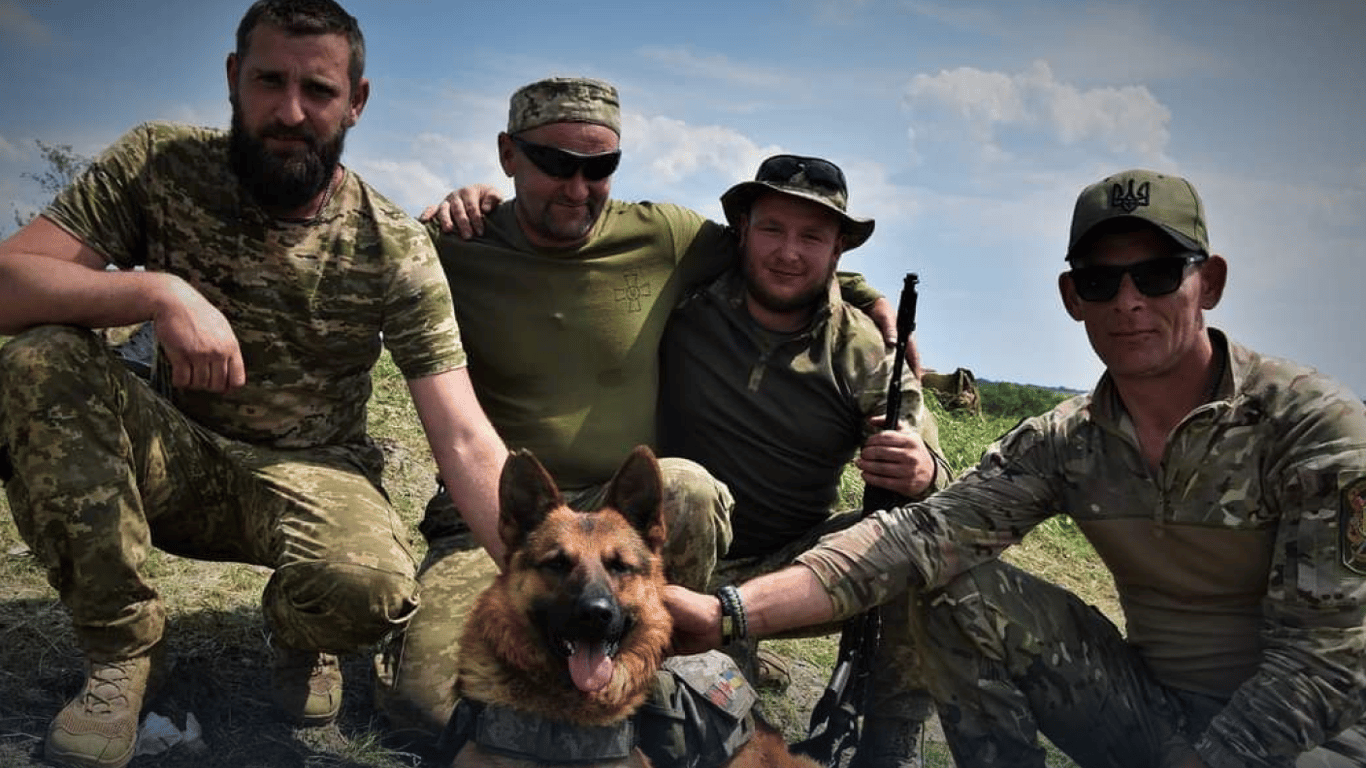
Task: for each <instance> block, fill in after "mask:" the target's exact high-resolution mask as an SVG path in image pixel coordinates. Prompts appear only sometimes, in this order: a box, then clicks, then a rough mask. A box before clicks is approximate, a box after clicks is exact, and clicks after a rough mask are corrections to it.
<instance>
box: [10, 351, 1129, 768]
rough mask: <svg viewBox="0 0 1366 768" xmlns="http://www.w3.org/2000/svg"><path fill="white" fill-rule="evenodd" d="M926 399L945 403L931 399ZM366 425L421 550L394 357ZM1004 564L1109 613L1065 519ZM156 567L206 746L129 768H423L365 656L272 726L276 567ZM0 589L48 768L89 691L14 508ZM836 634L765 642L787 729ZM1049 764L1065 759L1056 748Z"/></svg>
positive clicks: (35, 752) (951, 434)
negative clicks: (307, 721) (308, 724)
mask: <svg viewBox="0 0 1366 768" xmlns="http://www.w3.org/2000/svg"><path fill="white" fill-rule="evenodd" d="M993 386H995V385H993V384H984V385H982V393H983V402H984V406H985V407H984V409H983V411H984V415H982V416H976V415H969V416H957V415H950V414H946V413H943V411H942V409H937V410H938V416H939V419H940V435H941V441H942V443H943V446H944V449H945V451H946V453H947V454H948V457H949V460H950V462H951V463H952V464H953V466H954V467H955V469H957V470H961V469H962V468H964V467H966V466H969V465H971V464H973V463H975V462H976V460H977V458H978V457H979V456H980V454H981V452H982V449H983V448H985V446H986V445H987V444H988V443H990V442H991V441H992V440H994V439H996V438H997V437H999V436H1000V435H1001V434H1002V433H1004V432H1005V431H1006V430H1007V429H1009V428H1010V427H1012V426H1014V424H1015V423H1016V421H1018V419H1019V418H1020V416H1021V415H1023V414H1021V413H1011V414H1006V415H1001V414H993V413H992V410H991V406H990V404H991V402H992V395H991V393H992V391H993V389H992V388H993ZM1034 405H1038V403H1034ZM931 407H932V408H937V404H935V403H933V402H932V404H931ZM1043 407H1047V406H1046V405H1045V406H1043ZM370 427H371V431H372V432H373V433H374V435H375V436H376V439H377V440H378V442H379V443H380V445H381V446H382V447H383V448H384V450H385V454H386V457H387V459H388V461H387V467H386V471H385V484H386V488H387V490H388V491H389V493H390V495H391V497H392V498H393V500H394V504H395V506H396V507H397V509H398V511H399V513H400V514H401V515H402V516H403V518H404V520H406V521H407V522H408V523H409V525H410V526H411V528H412V531H413V534H412V535H413V539H414V541H415V542H417V548H418V552H419V554H420V553H421V547H422V545H421V538H420V537H419V536H418V535H417V533H416V524H417V522H418V520H419V518H420V516H421V514H422V509H423V506H424V505H425V503H426V501H427V498H428V497H429V496H430V494H431V492H432V490H433V487H434V481H433V477H434V472H435V470H434V466H433V464H432V461H431V458H430V454H429V451H428V448H427V445H426V442H425V438H424V437H423V435H422V430H421V428H420V426H419V424H418V421H417V417H416V415H415V414H414V413H413V410H412V406H411V404H410V403H409V400H408V392H407V386H406V384H405V383H404V382H403V381H402V378H401V377H400V376H399V374H398V372H397V370H396V369H395V368H394V366H393V365H392V363H391V362H390V361H389V359H388V357H387V356H385V357H383V358H382V359H381V363H380V366H379V368H378V369H377V371H376V376H375V391H374V395H373V397H372V399H371V404H370ZM843 494H844V498H845V499H847V500H849V501H850V505H851V506H855V505H856V504H857V502H856V500H857V498H858V497H859V495H860V494H861V488H860V487H859V484H858V478H857V475H856V474H853V473H847V474H846V482H845V487H844V488H843ZM3 506H5V505H4V502H3V500H0V507H3ZM1008 559H1011V560H1012V561H1014V562H1016V563H1018V564H1020V565H1022V566H1023V567H1026V568H1028V569H1030V570H1032V571H1035V572H1038V573H1040V574H1042V575H1043V576H1044V577H1045V578H1051V579H1053V580H1055V581H1058V582H1060V583H1063V584H1064V585H1065V586H1068V587H1069V588H1071V589H1073V590H1074V591H1077V592H1078V593H1079V594H1081V595H1082V596H1083V597H1084V598H1086V599H1087V600H1088V601H1090V602H1094V603H1097V604H1098V605H1101V607H1102V608H1103V609H1106V610H1107V611H1112V612H1113V610H1114V608H1113V588H1112V585H1110V583H1109V581H1108V578H1107V577H1106V576H1105V570H1104V568H1102V567H1101V566H1100V565H1099V564H1098V563H1097V562H1096V560H1095V557H1094V554H1093V553H1091V552H1090V548H1089V546H1088V545H1086V542H1085V539H1083V538H1082V537H1081V536H1080V534H1079V533H1078V532H1077V531H1076V528H1075V526H1072V525H1070V524H1069V523H1068V522H1067V521H1066V520H1058V521H1054V522H1051V523H1049V524H1048V525H1046V526H1043V527H1041V529H1040V530H1038V531H1036V532H1035V533H1033V534H1031V535H1030V536H1029V537H1028V538H1027V539H1026V541H1025V542H1024V544H1022V545H1021V546H1019V547H1016V548H1014V549H1013V550H1012V551H1011V552H1010V554H1009V558H1008ZM148 572H149V573H150V574H152V575H153V576H154V580H155V585H156V586H157V588H158V589H159V590H160V591H161V593H162V595H163V597H164V598H165V602H166V604H167V608H168V612H169V625H168V627H169V628H168V634H167V642H168V644H169V646H170V651H171V653H172V655H173V656H174V658H175V659H176V666H175V670H174V672H173V674H172V676H171V680H170V681H169V683H168V685H167V687H166V688H165V689H164V691H163V693H162V694H161V695H159V696H158V697H157V699H156V700H155V701H154V702H153V706H152V709H154V710H155V711H157V712H160V713H162V714H163V715H166V716H169V717H170V718H171V719H172V720H173V721H175V722H177V723H183V722H184V718H185V716H186V714H187V713H190V712H193V713H194V714H195V716H196V718H197V719H198V720H199V722H200V723H201V724H202V726H203V729H204V741H205V743H206V744H207V745H208V747H209V748H208V750H207V751H204V752H187V751H184V750H173V751H171V752H168V753H165V754H164V755H160V756H156V757H144V758H138V759H135V760H134V761H133V763H132V765H133V766H134V768H144V767H145V766H159V767H160V768H255V767H259V768H274V767H275V766H291V767H293V766H309V767H313V766H317V767H323V766H329V767H330V766H338V767H342V766H345V767H346V768H397V767H399V766H410V767H412V766H416V765H418V759H417V757H416V756H414V755H411V754H408V753H406V752H403V751H398V750H394V749H391V748H389V747H387V746H385V744H384V743H382V741H381V736H382V733H381V731H380V730H379V725H378V723H377V721H376V715H375V711H374V708H373V706H372V703H371V702H372V699H371V697H372V693H373V691H372V688H371V682H370V677H369V665H368V662H369V660H368V657H367V655H366V654H356V655H353V656H351V657H348V658H346V659H344V673H345V675H346V686H347V687H346V696H345V700H344V702H343V708H342V715H341V717H340V719H339V720H338V722H337V723H336V724H335V725H333V726H330V727H328V728H321V729H311V730H299V729H293V728H289V727H287V726H285V725H283V724H281V723H279V722H278V721H277V720H276V718H275V716H274V715H273V713H272V711H271V708H270V704H269V701H268V696H267V695H266V691H268V690H269V686H268V673H267V665H266V659H267V655H266V648H265V638H264V636H263V634H262V630H261V627H262V623H261V617H260V607H259V604H260V594H261V589H262V588H263V587H264V585H265V581H266V579H267V578H268V576H269V571H268V570H267V569H265V568H259V567H254V566H248V565H240V564H233V563H207V562H199V561H194V560H187V559H184V558H178V557H174V556H171V555H167V554H164V553H157V554H155V555H154V556H153V558H152V560H151V562H150V563H149V569H148ZM0 583H3V584H4V585H5V587H4V591H3V593H2V594H0V765H3V766H14V767H15V768H36V767H37V766H40V765H44V764H43V763H42V762H41V760H40V757H41V746H42V741H43V737H44V734H45V732H46V729H47V725H48V721H49V720H50V719H51V718H52V716H53V715H54V714H56V712H57V710H58V709H60V708H61V706H62V705H63V703H64V702H65V701H66V700H67V699H68V698H69V697H70V696H71V695H72V694H74V693H75V691H76V689H77V688H78V687H79V686H80V683H81V680H82V674H83V673H82V659H81V656H80V654H79V652H78V651H77V649H76V647H75V644H74V639H73V636H72V633H71V629H70V624H69V621H68V618H67V614H66V611H65V609H64V608H63V607H62V606H61V604H60V603H59V602H58V601H57V598H56V595H55V593H54V592H53V590H52V589H51V588H50V587H49V586H48V585H47V583H46V579H45V575H44V573H43V570H42V569H41V568H40V567H39V566H38V565H37V563H36V561H35V559H34V558H33V556H32V555H31V554H30V553H29V552H28V550H27V547H26V546H25V545H24V543H23V542H22V540H21V539H20V537H19V535H18V531H17V529H16V528H15V526H14V523H13V521H12V519H11V518H10V515H9V513H8V509H7V508H5V509H4V510H3V511H0ZM836 639H837V638H836V637H835V636H833V635H831V636H825V637H817V638H807V639H802V640H779V641H770V642H772V643H773V646H774V647H775V648H777V649H778V650H779V652H780V653H783V654H785V655H787V656H789V657H790V658H792V659H793V660H794V663H795V666H796V673H795V674H794V683H793V685H792V687H791V688H790V689H789V691H788V692H787V694H785V695H782V696H774V695H772V694H767V693H766V694H765V698H764V703H763V707H764V711H765V714H766V716H768V717H769V718H770V719H772V720H773V721H774V722H775V723H776V724H778V725H779V726H780V727H782V728H783V729H784V731H785V732H786V733H787V734H788V735H789V737H792V738H796V737H799V736H801V735H803V731H804V729H805V726H806V720H807V717H808V716H809V713H810V707H811V705H812V703H814V701H815V699H816V698H817V696H818V695H819V693H820V691H821V689H822V688H823V686H824V684H825V675H826V674H827V672H828V670H829V668H830V667H831V665H832V664H833V662H834V658H835V654H836ZM925 752H926V765H927V766H931V768H937V767H940V766H951V765H952V762H951V760H949V758H948V757H947V753H946V751H945V750H944V749H943V745H942V743H938V742H935V741H931V742H929V743H928V744H927V745H926V750H925ZM1050 765H1054V766H1069V765H1070V763H1068V762H1067V761H1066V760H1065V758H1062V757H1061V756H1057V755H1054V759H1052V760H1050Z"/></svg>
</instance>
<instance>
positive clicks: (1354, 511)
mask: <svg viewBox="0 0 1366 768" xmlns="http://www.w3.org/2000/svg"><path fill="white" fill-rule="evenodd" d="M1341 505H1342V508H1341V511H1340V513H1339V518H1338V541H1339V546H1338V552H1339V554H1340V555H1341V557H1342V564H1343V565H1344V566H1346V567H1347V569H1348V570H1350V571H1352V572H1353V573H1359V574H1362V575H1363V576H1366V477H1363V478H1359V479H1357V480H1353V481H1352V482H1350V483H1348V484H1347V485H1346V486H1344V487H1343V489H1342V501H1341Z"/></svg>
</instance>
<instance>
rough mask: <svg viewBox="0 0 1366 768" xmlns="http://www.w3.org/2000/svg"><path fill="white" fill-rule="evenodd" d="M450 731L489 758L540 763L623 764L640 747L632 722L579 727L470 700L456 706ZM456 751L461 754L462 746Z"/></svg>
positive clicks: (633, 720)
mask: <svg viewBox="0 0 1366 768" xmlns="http://www.w3.org/2000/svg"><path fill="white" fill-rule="evenodd" d="M450 725H451V726H452V730H454V731H456V734H457V735H456V739H457V740H458V741H459V742H463V741H464V740H469V741H473V742H474V743H475V744H478V745H479V746H480V747H482V748H483V749H486V750H488V751H489V752H493V753H496V754H499V755H504V756H506V757H515V758H520V759H524V760H533V761H537V762H542V763H548V762H559V763H592V762H601V761H605V760H624V759H626V758H627V757H629V756H630V755H631V750H632V749H634V748H635V744H636V723H635V718H634V717H630V718H627V719H625V720H623V721H621V722H620V723H618V724H616V725H608V726H593V725H576V724H573V723H565V722H561V721H558V720H549V719H547V718H544V717H541V716H540V715H533V714H529V713H526V712H519V711H517V710H515V709H510V708H508V707H503V706H498V705H492V704H481V703H479V702H476V701H470V700H468V699H461V700H460V701H459V702H458V703H457V704H456V706H455V713H454V714H453V715H452V717H451V724H450ZM461 733H463V735H464V737H465V738H464V739H460V737H459V734H461ZM452 746H455V747H456V750H457V751H458V749H459V745H452Z"/></svg>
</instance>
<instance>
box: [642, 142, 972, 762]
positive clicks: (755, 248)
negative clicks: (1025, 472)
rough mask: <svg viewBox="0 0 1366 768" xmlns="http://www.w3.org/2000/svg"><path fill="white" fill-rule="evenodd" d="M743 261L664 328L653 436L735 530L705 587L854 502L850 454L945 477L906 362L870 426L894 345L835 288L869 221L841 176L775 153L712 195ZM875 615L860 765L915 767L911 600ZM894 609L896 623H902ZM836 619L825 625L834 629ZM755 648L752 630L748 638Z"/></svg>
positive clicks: (872, 475) (922, 711)
mask: <svg viewBox="0 0 1366 768" xmlns="http://www.w3.org/2000/svg"><path fill="white" fill-rule="evenodd" d="M721 206H722V208H723V209H724V211H725V215H726V220H727V221H728V222H729V223H730V225H731V227H732V228H733V229H734V230H735V231H736V232H737V233H738V235H739V242H740V252H741V253H740V260H739V263H737V264H736V265H735V266H733V267H732V268H731V270H729V271H728V272H727V273H726V274H724V275H722V276H721V277H719V278H717V279H716V280H715V281H713V282H712V283H710V284H708V285H706V286H704V287H701V288H698V289H695V290H694V291H692V292H690V293H689V294H688V295H687V296H686V297H685V298H684V300H683V301H682V302H681V303H680V305H679V307H678V308H677V309H676V310H674V314H673V317H672V319H671V320H670V322H669V327H668V330H667V331H666V332H665V336H664V346H663V350H662V355H663V379H662V390H661V404H660V409H659V412H660V448H661V449H662V452H663V453H665V454H666V455H671V456H682V457H684V458H688V459H693V460H695V461H697V462H698V463H700V464H702V465H703V466H705V467H706V468H707V470H708V471H709V472H711V473H712V474H713V475H715V476H716V478H717V479H719V480H721V481H722V482H724V483H726V485H727V487H728V488H729V489H730V491H731V494H732V496H733V497H734V500H735V504H734V509H733V510H732V512H731V514H730V520H731V529H732V531H733V539H732V541H731V545H730V549H729V550H728V551H727V553H726V556H725V557H724V558H723V559H721V560H720V561H719V562H718V563H717V567H716V571H715V572H714V573H713V577H712V580H711V584H709V590H710V589H713V588H716V587H720V586H721V585H723V584H731V583H736V582H739V581H742V580H745V579H748V578H752V577H754V576H757V575H759V574H762V573H767V572H770V571H774V570H777V569H779V568H781V567H783V566H785V565H787V564H788V563H790V562H792V560H793V558H794V557H796V556H797V555H798V554H800V553H801V552H804V551H806V550H807V549H810V548H811V547H812V546H814V545H815V543H816V541H817V540H818V539H820V538H821V537H822V536H824V535H826V534H828V533H831V532H833V531H837V530H841V529H843V528H847V527H848V526H850V525H852V524H853V523H855V522H857V521H858V519H859V512H858V510H847V511H840V512H836V511H835V509H836V505H837V503H838V498H837V496H838V490H839V484H840V477H841V474H842V470H843V468H844V466H845V465H846V464H847V463H848V462H849V461H850V459H852V458H854V455H855V454H856V453H858V452H859V451H860V446H862V452H861V455H860V456H859V458H858V459H857V463H858V466H859V468H860V469H861V470H862V471H863V476H864V480H865V482H867V483H869V484H872V485H877V486H880V487H883V488H886V489H888V490H891V491H895V492H896V493H898V494H900V495H902V496H905V497H907V498H911V499H917V500H918V499H922V498H924V497H925V496H927V495H928V494H929V493H931V492H932V491H934V490H935V489H936V488H937V487H942V486H944V485H946V484H947V483H948V481H949V479H950V477H951V470H950V469H949V467H948V465H947V463H946V462H945V460H944V459H943V457H942V455H941V454H940V452H939V446H938V433H937V429H936V427H935V423H934V420H933V417H932V416H931V415H930V412H929V411H928V409H926V408H925V406H924V404H923V402H922V399H921V390H920V384H919V381H917V379H916V377H915V374H914V372H913V371H911V370H910V367H909V366H907V368H906V370H905V372H904V374H903V380H902V384H901V387H902V402H903V412H904V413H905V414H906V416H905V418H904V419H903V423H902V424H901V425H900V428H899V429H893V430H887V431H875V430H876V428H877V427H878V426H880V421H881V419H882V418H883V414H885V413H886V408H887V391H888V384H889V381H890V378H891V374H892V364H891V357H890V356H889V355H888V354H887V353H886V350H885V348H884V345H883V342H882V338H881V334H880V333H879V331H878V330H877V328H875V327H874V326H873V323H872V322H871V321H870V320H869V319H868V318H867V317H866V316H865V315H863V313H861V312H858V311H857V310H854V309H853V308H851V307H849V306H848V305H846V304H845V303H844V301H843V300H842V299H841V298H840V295H839V290H838V289H837V286H836V284H835V281H834V273H835V267H836V265H837V264H838V263H839V259H840V256H841V255H842V254H843V253H844V252H845V251H849V250H852V249H854V248H857V247H859V246H860V245H862V244H863V243H864V242H865V241H866V240H867V239H868V237H869V236H870V235H871V234H872V233H873V226H874V222H873V221H872V220H871V219H862V218H856V217H854V216H851V215H850V214H849V213H848V210H847V208H848V186H847V184H846V182H845V178H844V173H843V172H842V171H841V170H840V168H839V167H838V166H836V165H835V164H834V163H831V162H829V161H828V160H824V159H821V158H815V157H801V156H796V155H776V156H774V157H770V158H768V159H767V160H764V161H763V163H762V164H760V166H759V169H758V172H757V173H756V174H755V177H754V180H753V181H745V182H741V183H739V184H736V185H735V186H733V187H731V188H730V189H729V190H727V191H726V193H725V194H724V195H722V196H721ZM898 608H899V610H895V611H887V612H884V616H883V620H884V637H883V647H882V649H881V653H882V658H880V659H878V660H877V661H875V662H874V667H875V668H876V669H878V670H879V674H878V676H877V678H876V679H875V681H874V685H873V688H874V690H873V692H872V696H873V699H872V701H871V702H870V705H869V706H868V708H867V711H868V713H869V714H868V716H867V717H866V718H865V720H864V727H863V729H862V733H861V738H860V743H859V746H858V751H857V753H856V754H857V757H855V759H854V760H855V762H854V765H855V766H856V768H874V766H876V767H878V768H882V767H883V766H886V767H887V768H902V767H903V766H913V765H918V764H919V763H918V761H917V755H916V753H917V747H918V738H917V737H918V734H919V731H920V728H921V725H922V723H923V722H924V720H925V719H926V717H928V715H929V713H930V708H931V702H930V699H929V696H928V694H926V693H925V692H924V691H922V690H920V686H919V685H918V680H917V679H916V677H915V675H914V672H913V670H910V669H907V668H906V663H905V662H906V660H907V659H909V658H910V653H909V648H908V646H909V644H910V633H909V629H910V625H909V622H908V621H907V620H906V619H907V617H906V614H905V611H904V610H900V609H904V603H903V604H902V605H901V606H899V607H898ZM898 619H900V620H898ZM834 629H837V628H834V627H832V630H834ZM741 647H742V648H746V649H747V650H746V651H745V652H746V653H749V654H752V653H753V650H754V645H753V643H752V642H750V643H745V644H742V646H741Z"/></svg>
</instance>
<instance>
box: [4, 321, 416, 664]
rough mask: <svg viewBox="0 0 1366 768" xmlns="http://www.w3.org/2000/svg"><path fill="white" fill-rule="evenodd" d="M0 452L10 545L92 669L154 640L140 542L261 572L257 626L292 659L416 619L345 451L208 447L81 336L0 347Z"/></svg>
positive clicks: (159, 622) (404, 558)
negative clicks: (40, 582) (42, 570)
mask: <svg viewBox="0 0 1366 768" xmlns="http://www.w3.org/2000/svg"><path fill="white" fill-rule="evenodd" d="M0 445H3V447H4V448H5V450H6V452H7V453H8V456H9V459H10V466H9V467H7V470H9V471H8V473H7V474H8V475H9V476H8V477H6V478H5V491H6V494H7V496H8V498H9V504H10V509H11V511H12V513H13V515H14V519H15V522H16V524H17V525H18V528H19V533H20V535H21V536H22V537H23V538H24V541H25V542H27V543H28V545H29V547H30V548H31V549H32V551H33V553H34V555H35V556H36V557H37V558H38V560H39V561H40V562H41V563H42V564H43V565H44V566H45V567H46V569H47V573H48V581H49V582H50V583H51V584H52V586H53V587H54V588H55V589H56V590H57V592H58V594H59V595H60V596H61V599H62V602H63V603H64V604H65V605H66V607H67V608H68V610H69V611H70V613H71V618H72V622H73V625H74V628H75V631H76V635H77V641H78V643H79V644H80V645H81V646H82V649H83V650H84V651H85V652H86V653H87V655H88V656H89V657H90V658H92V659H94V660H105V661H113V660H119V659H124V658H128V657H130V656H134V655H138V654H140V653H142V652H144V651H146V650H147V649H149V648H150V647H151V646H152V645H153V644H155V643H156V642H157V641H158V640H160V639H161V637H162V635H163V633H164V630H165V622H166V610H165V607H164V606H163V604H162V601H161V599H160V598H159V596H158V593H157V590H156V588H155V587H154V586H153V585H152V583H151V582H150V580H149V579H148V577H147V575H146V573H145V566H146V561H147V557H148V555H149V553H150V551H151V549H152V548H153V547H156V548H159V549H162V550H165V551H167V552H170V553H173V554H176V555H181V556H186V557H192V558H198V559H204V560H226V561H235V562H243V563H252V564H256V565H264V566H268V567H270V568H273V569H275V570H274V573H273V574H272V576H271V578H270V580H269V582H268V583H267V584H266V587H265V592H264V595H263V597H262V604H263V611H264V614H265V620H266V624H267V628H268V629H269V630H270V631H271V632H272V633H274V634H275V635H276V636H277V637H278V638H279V639H280V640H281V641H283V642H284V643H285V644H287V645H291V646H294V647H297V648H302V649H316V650H325V651H332V652H342V651H351V650H356V649H358V648H361V647H364V646H366V645H370V644H373V643H375V642H377V641H378V640H380V639H381V638H382V637H383V636H384V635H386V634H387V633H389V632H391V631H393V630H394V629H396V628H398V627H401V626H403V625H404V624H405V623H406V622H407V620H408V619H409V617H410V616H411V615H412V614H413V612H414V611H415V610H416V606H417V598H416V594H417V582H416V579H415V578H414V574H415V570H416V569H415V562H414V559H413V556H412V553H411V551H410V550H409V548H408V544H407V534H406V527H405V526H404V525H403V523H402V521H401V520H400V519H399V517H398V516H397V514H396V513H395V512H394V510H393V508H392V506H391V505H390V504H389V502H388V499H387V497H386V496H385V494H384V492H383V490H382V489H381V488H380V487H379V485H378V475H377V472H376V471H374V470H370V471H367V470H366V467H365V464H364V462H363V461H362V459H361V458H360V456H361V454H360V453H359V452H358V451H357V450H354V449H350V448H341V447H333V448H319V449H313V450H307V451H302V450H301V451H277V450H267V449H264V448H260V447H256V446H252V445H248V444H245V443H242V442H238V441H233V440H228V439H225V438H223V437H221V436H219V435H217V434H215V433H213V432H210V431H209V430H207V429H204V428H203V427H201V426H199V425H198V424H196V423H195V422H193V421H191V420H190V419H188V418H186V417H185V416H184V415H183V414H182V413H180V412H179V411H178V410H176V409H175V407H174V406H172V405H171V404H170V403H169V402H168V401H167V400H166V399H164V398H162V397H161V396H159V395H158V394H156V393H155V392H154V391H153V390H152V389H151V387H149V386H148V385H147V383H146V382H144V381H143V380H141V379H139V378H137V377H136V376H134V375H132V374H131V373H129V372H128V371H127V370H126V369H125V367H124V365H123V364H122V362H121V361H120V360H119V359H118V358H117V357H116V356H115V355H114V354H112V353H111V352H110V351H109V350H108V348H107V347H106V346H105V344H104V343H103V342H102V341H100V340H99V339H97V338H96V336H95V335H94V334H93V333H91V332H89V331H85V330H80V329H75V328H69V327H62V326H43V327H39V328H35V329H32V330H30V331H26V332H24V333H23V334H20V335H19V336H16V337H15V338H13V339H12V340H11V341H10V342H9V343H8V344H6V345H5V347H4V348H3V350H0Z"/></svg>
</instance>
